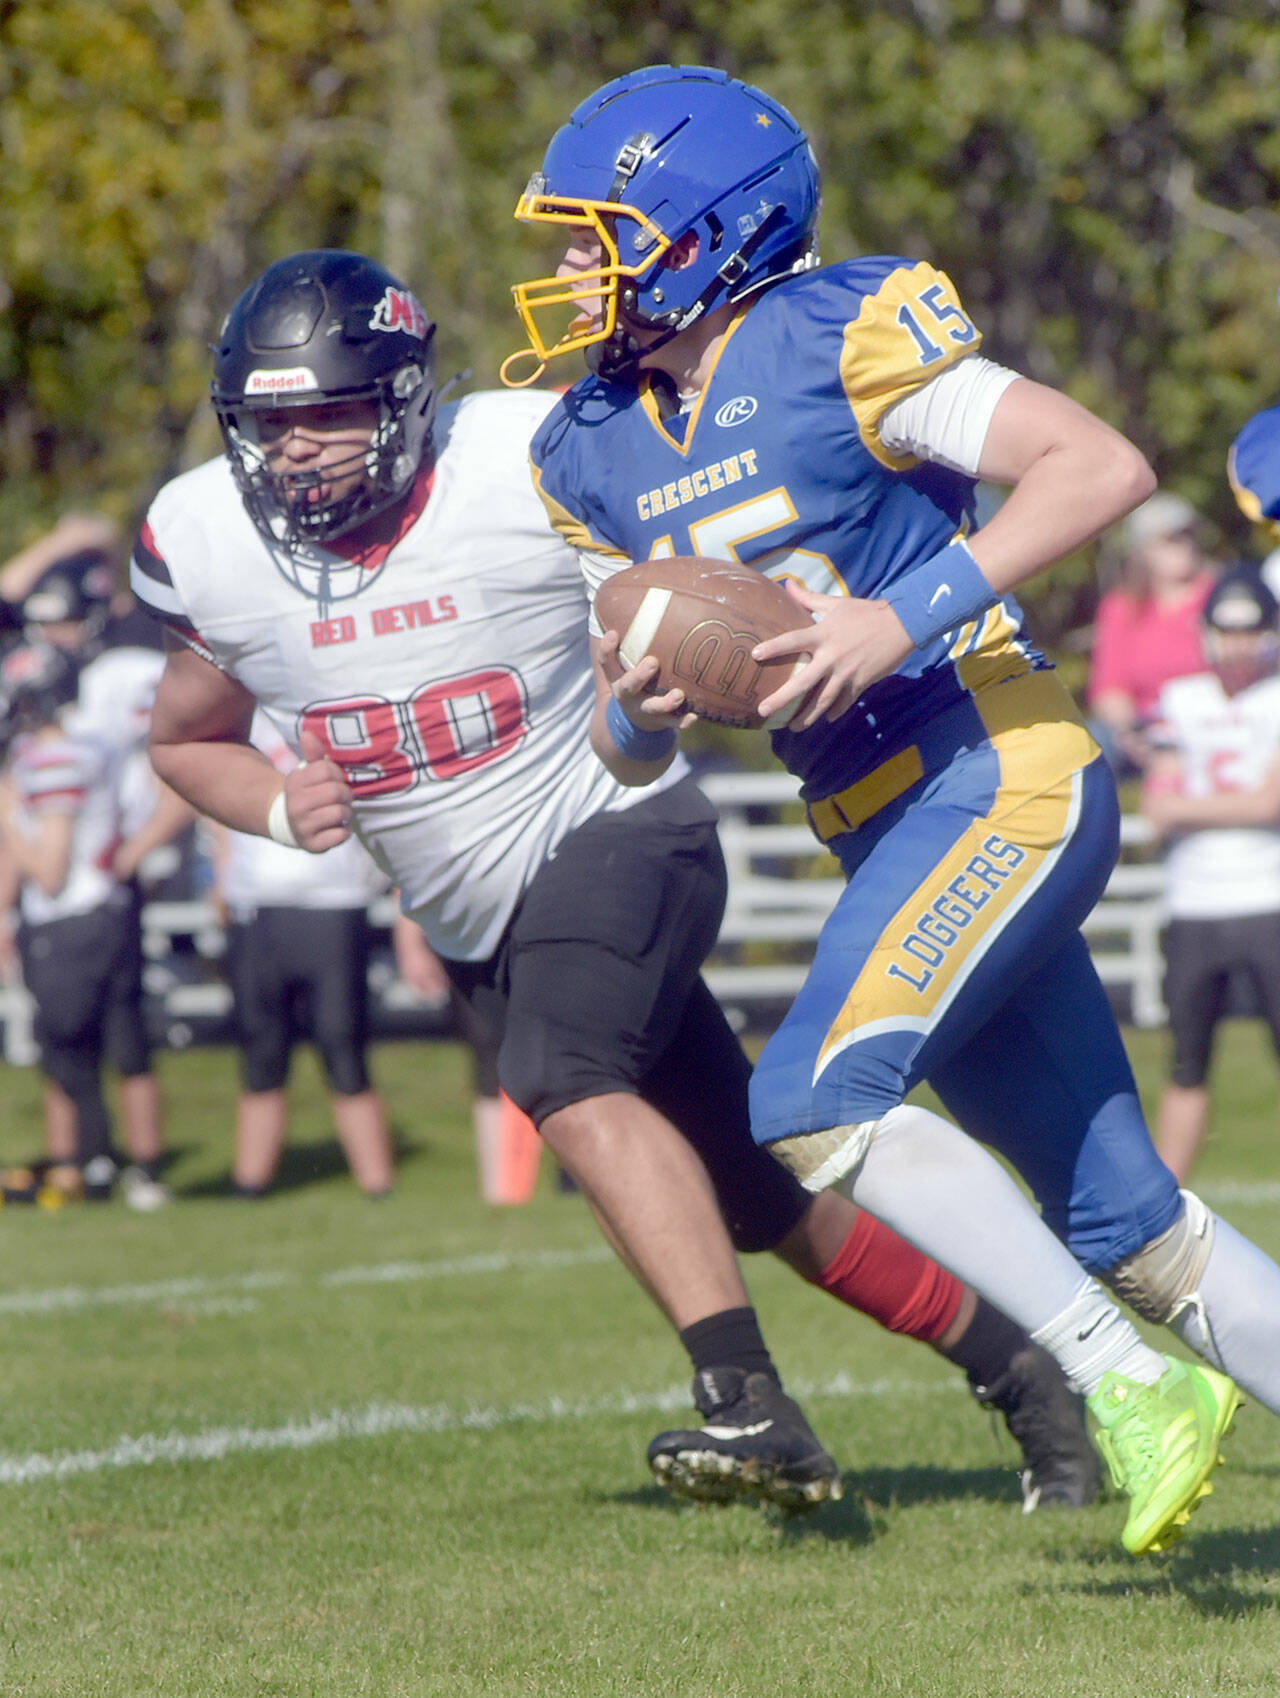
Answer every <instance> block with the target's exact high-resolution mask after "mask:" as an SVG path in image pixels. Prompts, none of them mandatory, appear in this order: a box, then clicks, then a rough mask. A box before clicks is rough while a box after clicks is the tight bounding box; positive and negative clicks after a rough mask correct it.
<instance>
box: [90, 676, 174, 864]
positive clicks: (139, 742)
mask: <svg viewBox="0 0 1280 1698" xmlns="http://www.w3.org/2000/svg"><path fill="white" fill-rule="evenodd" d="M163 671H164V655H163V654H161V652H160V651H159V649H144V648H139V647H137V646H136V645H134V644H128V645H122V646H121V647H120V648H115V649H107V650H105V651H104V652H103V653H102V654H100V655H98V656H97V657H96V658H95V659H93V660H91V661H90V662H89V664H88V665H87V666H86V667H85V668H84V670H83V671H82V672H81V674H80V683H79V689H78V693H77V697H76V703H75V707H74V708H73V709H72V711H71V713H70V715H69V716H68V718H67V721H66V723H67V728H68V730H70V731H72V732H74V733H76V734H79V733H83V734H84V735H86V736H89V737H94V738H97V739H99V740H100V741H102V742H106V743H110V744H111V746H112V747H113V748H114V749H115V750H116V752H117V753H118V755H119V757H120V813H121V830H122V832H123V833H124V835H125V836H126V837H129V836H131V835H132V833H133V832H135V831H137V830H138V829H139V827H140V826H142V825H143V824H144V822H145V821H146V820H148V819H149V818H150V817H151V815H152V813H153V812H154V811H155V806H156V801H157V799H158V796H159V789H158V785H157V781H156V776H155V774H154V772H152V770H151V762H150V760H149V758H148V756H147V732H148V731H149V730H150V727H151V704H152V702H153V701H154V700H155V695H156V685H157V684H158V683H159V682H160V674H161V673H162V672H163Z"/></svg>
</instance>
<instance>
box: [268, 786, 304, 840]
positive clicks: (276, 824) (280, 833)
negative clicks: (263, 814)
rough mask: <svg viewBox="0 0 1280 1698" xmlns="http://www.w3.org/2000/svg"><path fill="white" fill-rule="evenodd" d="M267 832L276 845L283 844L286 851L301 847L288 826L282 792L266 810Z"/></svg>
mask: <svg viewBox="0 0 1280 1698" xmlns="http://www.w3.org/2000/svg"><path fill="white" fill-rule="evenodd" d="M267 832H268V835H269V836H271V837H272V838H274V839H275V841H276V842H277V843H283V844H284V846H285V848H286V849H301V847H302V845H301V843H299V842H298V840H297V838H296V837H295V836H294V835H293V827H292V826H291V825H290V824H289V810H288V807H287V806H286V804H285V799H284V791H283V790H281V791H280V793H279V795H278V796H277V797H276V799H275V801H274V802H273V803H272V804H271V806H270V807H269V808H268V809H267Z"/></svg>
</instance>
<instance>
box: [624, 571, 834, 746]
mask: <svg viewBox="0 0 1280 1698" xmlns="http://www.w3.org/2000/svg"><path fill="white" fill-rule="evenodd" d="M595 605H596V618H597V619H598V620H599V621H600V629H601V630H602V631H616V632H617V633H618V635H619V637H620V639H621V641H620V643H619V647H618V655H619V658H620V659H621V661H622V666H617V665H616V664H615V666H614V668H613V671H614V675H615V676H617V675H618V674H620V673H621V671H622V670H623V669H624V668H630V667H632V666H635V665H637V664H638V663H639V662H640V661H641V660H643V659H644V657H645V655H647V654H651V655H653V656H654V658H655V659H656V660H657V662H658V669H659V670H658V678H657V683H656V686H655V688H656V689H657V691H658V692H662V691H664V690H670V689H673V688H679V689H681V690H683V691H684V694H685V700H686V701H687V702H688V704H689V708H690V711H691V712H693V713H696V714H697V715H698V716H699V718H701V719H714V720H716V721H718V722H719V724H721V725H736V726H740V727H742V728H744V729H745V728H747V727H752V728H759V727H760V726H761V725H764V726H766V728H767V729H768V730H770V731H777V730H779V729H780V728H781V727H782V726H783V725H785V724H786V723H787V721H788V720H789V719H790V718H791V716H792V715H793V714H794V713H795V712H796V709H797V708H798V707H799V705H800V704H799V702H791V703H789V704H788V705H787V706H786V707H785V708H783V709H781V710H780V712H779V713H776V714H774V715H773V717H772V718H771V719H769V720H767V721H765V720H761V718H760V715H759V713H758V712H757V711H756V709H757V704H758V703H759V702H760V701H761V700H762V699H763V697H765V696H767V695H769V694H770V693H771V692H772V691H774V690H776V689H777V688H778V686H779V685H780V684H782V683H784V682H785V681H786V679H787V678H789V677H790V676H791V674H792V673H793V672H794V671H795V670H796V668H797V667H799V666H802V665H803V664H804V658H803V657H800V658H785V657H784V658H783V659H781V660H767V661H756V660H752V658H751V650H752V648H753V647H754V646H755V644H756V643H759V642H763V641H764V639H765V638H766V637H776V636H779V635H781V633H782V632H783V631H795V630H798V629H799V627H800V626H802V625H803V624H804V623H805V622H806V620H807V619H808V618H809V615H808V614H807V613H806V612H805V611H804V609H803V608H802V607H801V606H800V605H799V603H798V602H795V601H793V600H792V599H791V597H790V596H789V595H788V594H787V592H786V590H785V589H784V588H783V587H782V585H781V584H779V583H775V581H774V580H773V579H772V578H766V577H765V575H764V573H763V572H757V571H756V570H755V568H754V567H752V566H739V565H738V564H737V563H736V562H735V561H731V560H703V559H701V558H699V557H698V556H696V555H677V556H675V557H674V558H671V559H665V560H642V561H641V562H640V563H639V564H638V565H636V566H628V567H626V568H625V569H624V570H623V571H621V572H617V573H615V574H614V576H613V577H612V578H606V579H605V581H604V583H603V584H601V586H600V588H599V589H598V590H597V591H596V604H595Z"/></svg>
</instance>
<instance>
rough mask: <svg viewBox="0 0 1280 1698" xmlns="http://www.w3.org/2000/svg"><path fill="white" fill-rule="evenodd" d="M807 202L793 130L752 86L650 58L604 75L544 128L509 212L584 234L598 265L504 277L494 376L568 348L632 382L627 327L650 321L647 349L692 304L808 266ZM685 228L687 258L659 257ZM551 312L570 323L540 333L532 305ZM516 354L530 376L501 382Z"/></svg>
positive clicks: (809, 185)
mask: <svg viewBox="0 0 1280 1698" xmlns="http://www.w3.org/2000/svg"><path fill="white" fill-rule="evenodd" d="M819 202H820V187H819V178H818V165H817V161H816V160H815V159H814V156H813V150H812V148H811V147H810V145H809V141H808V138H807V137H806V135H805V133H804V131H803V130H802V129H801V128H800V126H799V125H798V124H797V123H796V121H795V119H794V118H793V117H792V116H791V114H790V113H789V112H787V111H786V110H785V109H784V108H783V107H781V106H779V105H778V103H777V101H775V100H771V99H770V98H769V96H768V95H767V94H763V93H761V91H760V90H759V89H757V88H752V87H750V86H749V85H748V84H747V83H741V82H736V81H735V80H734V79H733V78H732V77H729V76H726V75H725V73H724V72H723V71H715V70H709V69H706V68H705V67H702V66H696V65H691V66H673V65H651V66H649V67H648V68H647V69H645V70H642V71H633V72H631V73H629V74H628V75H627V76H624V77H618V78H616V79H615V80H614V81H613V82H611V83H606V84H605V86H604V87H603V88H602V89H599V90H597V92H596V93H595V94H593V95H591V96H590V98H589V99H587V100H585V101H583V103H582V105H581V106H579V107H578V109H577V110H576V111H575V112H574V113H573V115H572V116H571V117H570V119H569V122H568V123H567V124H566V125H564V127H563V128H562V129H560V130H558V131H557V132H556V134H555V135H554V136H553V137H552V139H551V145H550V147H548V149H547V154H546V158H545V159H544V160H543V163H542V169H541V171H539V172H537V173H535V175H534V176H533V177H532V178H531V179H530V181H529V186H528V188H527V189H526V190H525V192H524V194H523V195H522V196H521V197H520V201H519V204H518V205H517V207H516V214H515V215H516V217H517V218H518V219H519V220H521V221H522V222H524V223H529V224H551V225H556V224H559V225H564V226H568V227H573V228H584V229H588V230H590V231H592V232H593V233H594V235H595V236H596V237H597V238H598V240H599V243H600V246H601V249H602V253H603V262H602V263H601V265H600V266H599V267H598V268H594V269H592V270H590V271H580V272H575V274H574V275H573V277H572V278H568V279H566V278H556V277H542V278H536V279H534V280H532V281H531V282H528V283H517V284H516V285H515V286H514V288H513V291H512V292H513V294H514V295H515V302H516V311H517V312H518V313H519V315H520V318H521V320H522V322H523V324H524V327H525V330H526V332H527V334H528V337H529V346H528V347H527V348H522V349H520V350H519V352H518V353H516V354H513V355H512V356H511V357H510V359H509V360H507V361H506V362H505V363H504V367H503V380H504V382H518V381H523V382H533V381H534V378H536V377H537V376H538V375H539V374H540V373H541V371H542V369H543V367H544V366H545V364H546V362H547V361H548V360H550V359H553V358H555V357H557V356H558V355H560V354H567V353H571V352H573V351H574V350H575V349H578V348H583V349H587V350H589V351H588V353H587V355H586V358H587V361H588V364H589V365H591V366H592V368H593V369H594V370H596V371H598V372H599V373H600V374H601V375H602V376H604V377H608V378H612V379H621V380H623V381H627V380H630V379H632V378H633V377H634V373H635V370H636V361H637V359H638V356H639V354H640V353H641V352H642V351H643V350H642V349H641V348H640V346H639V345H638V343H637V340H636V338H635V335H634V334H633V332H634V331H635V330H637V329H641V330H646V331H657V332H659V337H658V339H657V341H655V340H653V339H652V338H650V339H648V340H647V341H646V343H645V347H646V348H650V349H651V348H653V347H655V346H658V345H660V343H661V342H664V341H667V340H669V339H670V338H671V337H672V336H676V335H678V334H679V333H680V332H681V331H682V330H685V329H687V328H688V326H689V325H691V324H692V323H693V322H694V321H695V320H696V319H698V318H700V317H701V316H702V314H703V313H705V312H707V311H709V310H711V309H713V308H715V307H718V306H722V305H724V304H725V303H726V302H735V301H740V300H742V299H743V298H744V297H745V296H747V295H750V294H752V293H753V292H754V291H755V290H757V289H761V288H763V287H765V285H766V284H769V283H772V282H774V281H775V280H777V279H778V278H781V277H786V276H788V275H790V274H791V273H792V272H795V271H806V270H808V269H809V268H810V267H811V266H813V265H816V264H817V257H818V256H817V241H816V235H815V229H816V225H817V221H818V208H819ZM689 234H693V235H695V236H696V237H697V252H696V255H695V256H694V257H693V259H692V260H690V261H688V262H687V263H685V264H683V265H682V266H681V267H680V268H679V269H678V270H676V269H673V268H671V267H669V266H668V265H667V264H666V262H665V256H666V255H667V252H668V250H669V249H670V248H671V247H672V245H673V244H674V243H676V242H679V241H680V239H681V238H682V237H683V236H686V235H689ZM584 285H598V287H592V288H590V289H585V288H584ZM584 296H586V297H587V298H588V299H589V300H590V301H591V302H592V303H593V312H592V317H591V318H590V319H587V318H584V317H583V316H582V305H583V299H584ZM596 302H599V303H601V306H600V310H599V311H596V310H594V304H595V303H596ZM552 309H558V317H557V319H556V321H555V322H556V323H557V324H563V319H564V315H565V313H566V311H567V312H568V313H569V314H570V315H571V322H570V323H569V324H568V326H567V328H564V329H563V330H561V331H558V332H556V333H550V334H544V332H543V330H542V327H541V325H540V323H539V315H540V314H542V313H544V312H548V311H550V310H552ZM527 358H533V359H535V360H536V361H537V362H538V364H537V369H536V370H535V371H534V372H533V374H532V375H531V376H530V377H528V378H525V379H523V380H514V379H511V378H509V377H508V376H507V367H508V366H509V365H510V364H511V363H512V361H514V360H520V359H527Z"/></svg>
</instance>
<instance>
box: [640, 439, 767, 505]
mask: <svg viewBox="0 0 1280 1698" xmlns="http://www.w3.org/2000/svg"><path fill="white" fill-rule="evenodd" d="M758 476H759V467H758V465H757V464H756V451H755V449H754V448H744V449H743V450H742V452H741V453H740V454H730V455H728V456H726V458H725V459H723V460H709V461H708V462H707V464H706V465H705V466H699V468H698V469H697V471H695V472H690V473H689V474H688V475H687V476H686V477H682V478H676V479H675V480H674V481H673V482H671V483H664V484H661V485H660V486H659V487H658V488H657V489H648V490H646V491H645V492H644V494H643V495H638V496H637V497H636V511H637V512H638V513H639V515H640V517H641V518H642V519H656V518H657V516H658V515H659V513H670V512H672V511H673V510H674V509H675V508H677V507H683V506H684V505H685V504H686V503H687V502H690V501H700V500H701V499H702V497H703V496H704V495H710V494H712V493H713V492H714V491H716V490H718V489H727V488H728V487H729V485H730V484H735V483H741V482H742V480H743V478H754V477H758Z"/></svg>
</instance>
